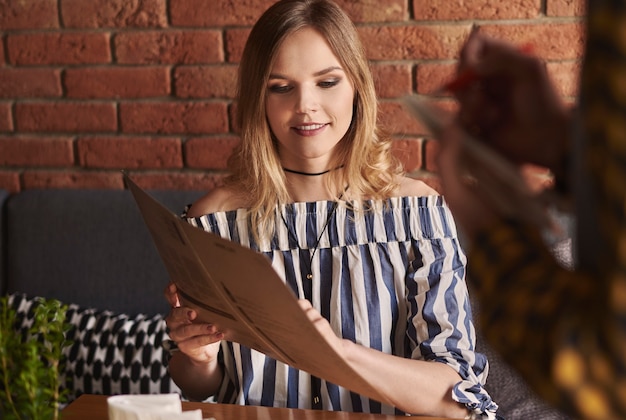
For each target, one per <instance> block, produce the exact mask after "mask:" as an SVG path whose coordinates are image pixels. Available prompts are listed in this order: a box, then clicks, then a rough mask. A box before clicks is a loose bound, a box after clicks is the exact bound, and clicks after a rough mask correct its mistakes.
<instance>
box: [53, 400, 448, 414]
mask: <svg viewBox="0 0 626 420" xmlns="http://www.w3.org/2000/svg"><path fill="white" fill-rule="evenodd" d="M182 405H183V411H187V410H196V409H200V410H202V417H203V418H208V417H214V418H215V419H216V420H234V419H237V420H392V419H393V420H398V419H400V418H406V417H405V416H389V415H383V414H365V413H347V412H344V411H316V410H301V409H293V408H272V407H254V406H241V405H234V404H211V403H198V402H187V401H183V403H182ZM62 414H63V416H62V418H63V420H77V419H89V420H108V418H109V414H108V406H107V396H106V395H88V394H83V395H81V396H80V397H78V398H77V399H76V400H75V401H73V402H72V403H71V404H69V405H68V406H67V407H65V409H64V410H63V411H62ZM420 420H445V419H443V418H440V417H420Z"/></svg>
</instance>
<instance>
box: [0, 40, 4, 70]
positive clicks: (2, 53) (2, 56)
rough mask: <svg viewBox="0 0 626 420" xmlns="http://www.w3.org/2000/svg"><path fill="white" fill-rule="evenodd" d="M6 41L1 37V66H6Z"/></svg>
mask: <svg viewBox="0 0 626 420" xmlns="http://www.w3.org/2000/svg"><path fill="white" fill-rule="evenodd" d="M4 64H5V62H4V40H3V39H2V37H1V36H0V66H4Z"/></svg>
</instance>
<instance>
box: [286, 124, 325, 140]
mask: <svg viewBox="0 0 626 420" xmlns="http://www.w3.org/2000/svg"><path fill="white" fill-rule="evenodd" d="M327 125H328V124H303V125H298V126H295V127H292V128H291V129H292V130H293V131H295V132H296V133H297V134H298V135H300V136H305V137H308V136H316V135H318V134H319V133H321V132H322V131H324V129H325V128H326V126H327Z"/></svg>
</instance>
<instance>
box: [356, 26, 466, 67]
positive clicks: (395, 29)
mask: <svg viewBox="0 0 626 420" xmlns="http://www.w3.org/2000/svg"><path fill="white" fill-rule="evenodd" d="M469 31H470V25H460V26H458V25H455V26H451V25H450V26H445V25H432V26H367V27H360V28H359V33H360V35H361V39H362V40H363V44H364V45H365V48H366V51H367V56H368V58H369V59H371V60H411V59H450V58H455V57H457V56H458V52H459V50H460V48H461V46H462V44H463V42H464V41H465V40H466V39H467V36H468V35H469Z"/></svg>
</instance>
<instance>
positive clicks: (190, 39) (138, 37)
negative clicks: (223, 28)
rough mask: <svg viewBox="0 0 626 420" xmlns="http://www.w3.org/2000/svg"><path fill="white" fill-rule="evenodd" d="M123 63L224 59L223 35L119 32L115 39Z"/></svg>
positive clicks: (214, 60)
mask: <svg viewBox="0 0 626 420" xmlns="http://www.w3.org/2000/svg"><path fill="white" fill-rule="evenodd" d="M114 44H115V54H116V58H117V61H118V62H119V63H122V64H155V63H159V64H202V63H218V62H222V61H224V51H223V49H222V35H221V32H220V31H217V30H207V31H147V32H143V31H142V32H121V33H119V34H117V35H116V36H115V38H114Z"/></svg>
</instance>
